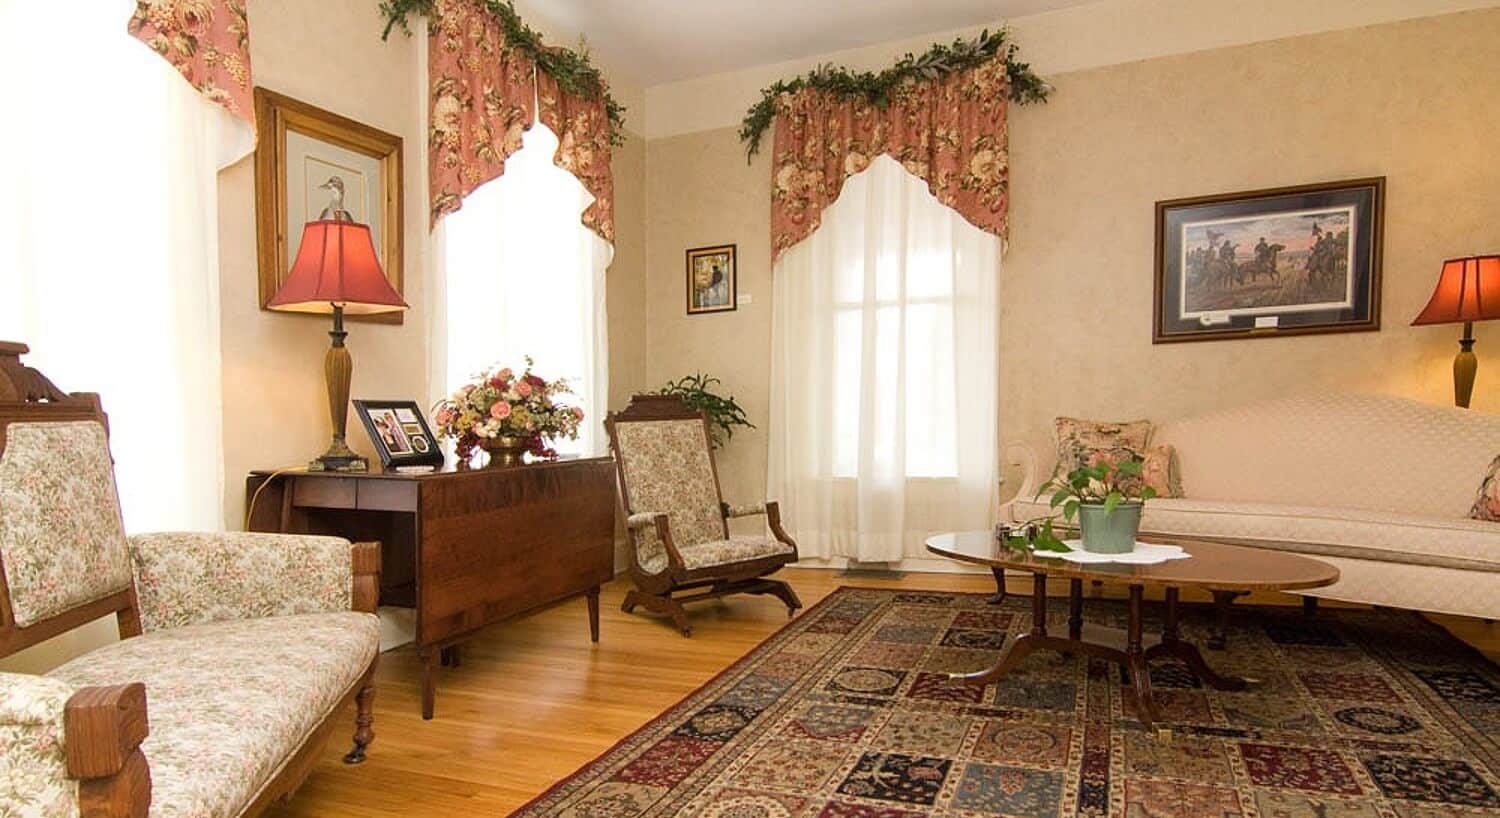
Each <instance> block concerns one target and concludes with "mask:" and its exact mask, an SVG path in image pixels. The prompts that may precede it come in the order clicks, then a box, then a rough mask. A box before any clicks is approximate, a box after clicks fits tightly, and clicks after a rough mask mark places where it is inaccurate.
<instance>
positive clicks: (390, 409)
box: [354, 400, 443, 469]
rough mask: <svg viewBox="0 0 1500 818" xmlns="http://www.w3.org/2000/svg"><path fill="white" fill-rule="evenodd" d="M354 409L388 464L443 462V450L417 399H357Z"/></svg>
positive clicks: (386, 464)
mask: <svg viewBox="0 0 1500 818" xmlns="http://www.w3.org/2000/svg"><path fill="white" fill-rule="evenodd" d="M354 412H355V414H358V415H359V420H360V422H361V423H363V424H364V425H365V431H366V432H368V433H369V435H370V442H371V443H374V444H375V451H377V452H379V454H380V463H381V465H383V466H385V467H386V468H388V469H389V468H397V467H400V466H440V465H442V463H443V451H442V449H440V448H438V443H437V438H436V437H435V436H433V434H432V429H431V428H429V427H428V426H427V419H426V418H425V417H423V416H422V410H421V409H420V408H419V407H418V406H417V402H416V401H411V400H356V401H354Z"/></svg>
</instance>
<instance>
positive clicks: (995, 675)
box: [948, 574, 1067, 685]
mask: <svg viewBox="0 0 1500 818" xmlns="http://www.w3.org/2000/svg"><path fill="white" fill-rule="evenodd" d="M1040 648H1048V649H1051V650H1066V648H1067V643H1065V642H1064V641H1063V640H1061V639H1055V638H1053V637H1050V636H1048V635H1047V575H1046V574H1033V575H1032V580H1031V631H1030V632H1028V633H1024V634H1022V635H1020V636H1018V637H1016V638H1015V641H1013V642H1011V643H1010V646H1009V647H1007V648H1006V649H1005V652H1004V653H1002V654H1001V655H1000V660H999V661H997V662H996V663H995V664H994V666H992V667H990V668H989V669H988V670H981V671H979V672H978V673H950V674H948V678H949V679H950V680H952V681H962V682H966V683H968V684H978V685H986V684H989V683H990V682H993V681H995V680H997V679H999V678H1000V677H1001V676H1004V675H1005V674H1007V673H1009V672H1011V671H1012V670H1014V669H1015V667H1016V666H1017V665H1019V664H1021V662H1022V661H1024V660H1025V659H1026V657H1027V656H1029V655H1030V654H1031V652H1032V651H1034V650H1038V649H1040Z"/></svg>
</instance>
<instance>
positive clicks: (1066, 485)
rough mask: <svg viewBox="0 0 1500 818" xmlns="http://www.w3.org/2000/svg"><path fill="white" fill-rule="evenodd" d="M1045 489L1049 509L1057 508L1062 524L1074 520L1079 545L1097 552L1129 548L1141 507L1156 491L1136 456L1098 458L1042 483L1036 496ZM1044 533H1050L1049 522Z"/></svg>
mask: <svg viewBox="0 0 1500 818" xmlns="http://www.w3.org/2000/svg"><path fill="white" fill-rule="evenodd" d="M1048 492H1051V494H1052V498H1051V500H1050V504H1051V506H1052V508H1053V509H1059V510H1061V513H1062V517H1063V520H1064V521H1065V522H1066V523H1068V524H1070V525H1071V524H1073V523H1074V521H1075V519H1076V521H1077V525H1078V528H1079V530H1080V531H1081V532H1082V538H1083V550H1085V551H1091V552H1093V553H1096V554H1123V553H1126V552H1128V551H1131V550H1133V549H1134V548H1135V541H1136V535H1137V534H1139V532H1140V529H1141V509H1142V507H1143V506H1144V504H1145V502H1146V501H1147V500H1150V499H1151V498H1153V497H1155V496H1156V490H1155V489H1153V488H1151V487H1150V486H1148V485H1145V484H1144V483H1143V482H1142V481H1141V461H1140V460H1139V459H1138V458H1133V459H1129V460H1121V461H1119V462H1114V461H1111V460H1109V459H1107V458H1096V459H1095V460H1094V461H1093V462H1092V463H1090V464H1088V465H1085V466H1079V467H1078V468H1076V469H1074V470H1072V471H1070V472H1068V475H1067V477H1057V476H1054V477H1053V478H1052V479H1051V480H1048V481H1047V482H1046V483H1043V484H1042V488H1041V490H1040V491H1038V492H1037V497H1041V496H1042V495H1044V494H1047V493H1048ZM1048 522H1049V523H1050V520H1049V521H1048ZM1046 532H1047V534H1048V535H1049V537H1050V535H1051V526H1050V525H1048V526H1047V527H1046Z"/></svg>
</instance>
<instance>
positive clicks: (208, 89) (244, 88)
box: [128, 0, 255, 122]
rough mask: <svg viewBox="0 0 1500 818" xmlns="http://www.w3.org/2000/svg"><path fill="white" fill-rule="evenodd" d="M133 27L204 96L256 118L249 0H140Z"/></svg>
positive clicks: (246, 117)
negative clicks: (251, 70)
mask: <svg viewBox="0 0 1500 818" xmlns="http://www.w3.org/2000/svg"><path fill="white" fill-rule="evenodd" d="M128 28H129V31H130V33H131V35H132V36H134V37H135V38H136V39H138V40H140V41H141V42H143V43H145V44H146V45H148V46H150V47H151V50H153V51H155V52H156V53H158V54H160V55H162V56H163V57H165V58H166V60H167V62H169V63H171V64H172V66H173V67H174V68H176V69H177V70H178V71H179V72H181V73H182V76H183V77H184V78H185V79H187V81H188V82H189V83H191V84H192V86H193V87H194V88H196V89H198V90H199V91H200V92H202V93H203V95H204V96H207V97H208V98H209V99H211V100H213V101H214V102H216V103H218V104H220V105H222V106H224V107H225V108H227V109H228V110H229V112H230V113H232V114H234V115H236V116H239V117H241V118H243V119H244V120H245V121H246V122H253V121H254V119H255V108H254V105H253V104H252V103H251V96H250V89H251V82H250V26H249V23H248V21H247V19H246V17H245V0H136V5H135V13H134V14H132V15H131V17H130V23H129V26H128Z"/></svg>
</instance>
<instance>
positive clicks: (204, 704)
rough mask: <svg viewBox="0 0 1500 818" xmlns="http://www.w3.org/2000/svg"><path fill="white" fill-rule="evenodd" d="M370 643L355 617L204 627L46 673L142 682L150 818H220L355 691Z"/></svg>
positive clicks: (127, 643) (369, 626)
mask: <svg viewBox="0 0 1500 818" xmlns="http://www.w3.org/2000/svg"><path fill="white" fill-rule="evenodd" d="M379 640H380V625H379V621H378V620H377V619H376V618H375V617H373V616H371V615H369V614H364V613H357V612H353V611H344V612H340V613H316V614H300V615H294V616H273V617H264V618H258V619H244V620H229V621H220V622H209V623H207V624H201V625H188V626H186V627H180V628H171V629H168V630H162V631H155V632H150V633H147V634H145V635H143V636H140V637H137V638H135V639H126V640H124V641H121V642H116V643H115V644H112V645H109V646H107V647H104V648H101V649H99V650H96V651H93V652H92V653H89V654H88V655H86V656H83V657H80V658H78V659H75V660H73V661H72V662H69V663H67V664H65V665H63V666H62V667H59V668H57V669H56V670H53V671H52V672H51V673H49V674H47V676H48V677H49V678H51V679H55V680H57V681H59V682H63V683H65V684H67V685H69V686H71V687H74V688H77V687H86V686H90V685H115V684H125V683H128V682H143V683H145V685H146V695H147V702H148V706H149V708H150V711H149V712H150V720H151V734H150V735H149V736H148V737H147V738H146V741H145V742H144V743H143V744H142V745H141V750H142V751H143V752H144V753H145V754H146V759H147V761H148V762H149V763H150V765H151V781H152V799H151V816H152V818H159V817H161V818H166V817H168V816H172V817H174V818H175V816H182V818H188V817H189V816H191V818H228V816H234V815H238V814H239V813H240V811H241V810H242V809H243V808H244V807H245V805H246V804H249V803H250V802H251V801H252V800H254V798H255V796H256V794H257V793H258V792H259V790H260V788H261V787H262V786H263V785H264V784H265V783H266V782H267V781H268V780H269V779H270V778H271V776H272V775H273V774H274V773H275V772H276V771H277V768H278V767H280V766H281V764H282V763H283V762H284V761H285V760H286V759H287V758H288V757H290V756H291V755H292V753H293V752H295V751H296V749H297V748H298V746H299V745H301V744H302V742H303V740H304V738H305V737H306V736H307V734H308V733H309V732H310V731H311V730H312V729H313V728H314V727H315V726H316V725H317V724H318V723H319V722H321V721H322V720H323V719H324V718H325V717H326V716H327V715H328V714H329V712H330V711H331V710H333V708H335V707H336V706H338V704H339V702H340V701H341V700H342V699H343V697H344V695H345V694H347V693H348V692H349V690H350V688H351V687H353V686H354V685H356V684H358V683H359V681H360V678H361V677H362V676H363V675H364V673H365V670H366V669H367V668H368V667H369V666H370V661H371V660H372V659H373V658H374V657H375V653H376V651H377V650H378V645H379Z"/></svg>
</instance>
